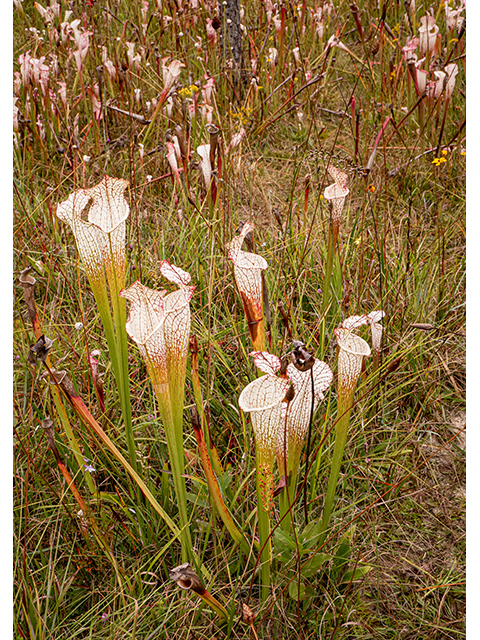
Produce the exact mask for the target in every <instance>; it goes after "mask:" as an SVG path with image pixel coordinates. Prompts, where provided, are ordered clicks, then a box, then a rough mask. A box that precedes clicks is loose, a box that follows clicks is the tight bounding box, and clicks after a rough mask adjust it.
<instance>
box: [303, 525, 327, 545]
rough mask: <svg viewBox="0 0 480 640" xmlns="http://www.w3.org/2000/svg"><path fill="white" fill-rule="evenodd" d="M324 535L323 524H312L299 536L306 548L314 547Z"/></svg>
mask: <svg viewBox="0 0 480 640" xmlns="http://www.w3.org/2000/svg"><path fill="white" fill-rule="evenodd" d="M321 534H322V523H321V522H310V524H307V526H306V527H305V529H304V530H303V531H302V533H301V534H300V535H299V538H300V540H301V542H302V545H303V546H304V547H313V546H315V542H316V541H317V540H318V539H319V538H320V536H321Z"/></svg>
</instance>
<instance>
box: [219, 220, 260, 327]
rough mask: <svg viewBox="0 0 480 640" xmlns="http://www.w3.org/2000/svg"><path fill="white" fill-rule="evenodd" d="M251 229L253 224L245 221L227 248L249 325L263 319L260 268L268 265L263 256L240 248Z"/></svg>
mask: <svg viewBox="0 0 480 640" xmlns="http://www.w3.org/2000/svg"><path fill="white" fill-rule="evenodd" d="M253 229H254V226H253V224H252V223H251V222H246V223H245V224H244V225H243V228H242V230H241V233H240V235H239V236H236V237H235V238H233V240H232V241H231V242H230V245H229V249H228V257H229V258H230V260H231V261H232V262H233V272H234V275H235V281H236V283H237V287H238V291H239V293H240V296H241V298H242V303H243V308H244V310H245V315H246V317H247V322H248V323H249V326H250V324H251V323H252V324H253V325H254V324H256V323H258V322H260V321H261V320H263V297H262V270H263V269H266V268H267V267H268V264H267V261H266V260H265V259H264V258H262V257H261V256H259V255H257V254H256V253H249V252H247V251H242V249H241V247H242V244H243V241H244V239H245V236H246V235H247V233H250V232H251V231H253Z"/></svg>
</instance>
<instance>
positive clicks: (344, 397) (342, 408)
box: [320, 389, 354, 545]
mask: <svg viewBox="0 0 480 640" xmlns="http://www.w3.org/2000/svg"><path fill="white" fill-rule="evenodd" d="M353 394H354V389H352V390H351V391H349V392H347V393H342V391H341V390H340V392H339V397H338V405H337V406H338V409H337V412H338V415H340V416H341V418H340V420H339V421H338V423H337V427H336V432H335V446H334V448H333V457H332V464H331V467H330V477H329V479H328V487H327V494H326V497H325V506H324V508H323V518H322V535H321V537H320V545H322V544H323V542H324V540H325V537H326V533H327V528H328V525H329V523H330V516H331V514H332V508H333V501H334V498H335V490H336V488H337V482H338V476H339V473H340V466H341V464H342V458H343V451H344V449H345V444H346V442H347V432H348V425H349V422H350V414H351V413H352V405H353Z"/></svg>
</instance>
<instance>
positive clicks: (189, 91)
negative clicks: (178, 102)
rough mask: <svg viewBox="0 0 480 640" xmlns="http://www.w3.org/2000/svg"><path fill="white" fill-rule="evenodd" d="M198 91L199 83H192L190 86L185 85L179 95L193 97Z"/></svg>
mask: <svg viewBox="0 0 480 640" xmlns="http://www.w3.org/2000/svg"><path fill="white" fill-rule="evenodd" d="M197 91H198V87H197V85H196V84H191V85H190V86H189V87H183V89H180V91H179V92H178V95H179V96H180V97H181V98H191V97H192V96H193V94H194V93H196V92H197Z"/></svg>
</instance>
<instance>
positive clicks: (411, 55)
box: [402, 38, 420, 63]
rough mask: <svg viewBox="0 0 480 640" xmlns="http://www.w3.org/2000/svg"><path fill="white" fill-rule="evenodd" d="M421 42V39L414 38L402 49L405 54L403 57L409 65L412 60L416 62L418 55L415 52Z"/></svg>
mask: <svg viewBox="0 0 480 640" xmlns="http://www.w3.org/2000/svg"><path fill="white" fill-rule="evenodd" d="M419 42H420V38H412V39H411V40H409V41H408V42H407V43H406V44H405V46H404V47H402V52H403V57H404V59H405V62H407V63H408V62H410V61H411V60H413V61H414V62H416V60H417V54H416V53H415V50H416V49H417V47H418V45H419Z"/></svg>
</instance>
